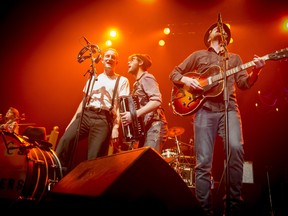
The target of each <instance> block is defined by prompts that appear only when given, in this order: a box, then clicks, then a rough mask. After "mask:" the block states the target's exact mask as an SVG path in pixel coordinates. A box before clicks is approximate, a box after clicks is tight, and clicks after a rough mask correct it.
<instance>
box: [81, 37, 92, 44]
mask: <svg viewBox="0 0 288 216" xmlns="http://www.w3.org/2000/svg"><path fill="white" fill-rule="evenodd" d="M83 38H84V40H85V41H86V43H87V45H91V43H90V42H89V41H88V40H87V38H86V37H85V36H83Z"/></svg>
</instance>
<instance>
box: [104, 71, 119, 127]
mask: <svg viewBox="0 0 288 216" xmlns="http://www.w3.org/2000/svg"><path fill="white" fill-rule="evenodd" d="M119 80H120V76H118V77H117V79H116V83H115V86H114V90H113V95H112V102H111V107H110V109H109V112H107V114H106V117H107V120H108V122H109V127H110V132H112V128H113V122H114V117H115V116H114V113H113V111H112V110H113V107H114V99H115V95H116V91H117V88H118V84H119ZM108 113H109V114H108Z"/></svg>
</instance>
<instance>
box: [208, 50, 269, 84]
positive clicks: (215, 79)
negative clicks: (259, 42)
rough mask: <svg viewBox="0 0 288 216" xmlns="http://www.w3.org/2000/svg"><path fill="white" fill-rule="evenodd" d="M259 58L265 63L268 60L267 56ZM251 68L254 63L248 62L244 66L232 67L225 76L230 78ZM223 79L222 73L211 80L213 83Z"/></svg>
mask: <svg viewBox="0 0 288 216" xmlns="http://www.w3.org/2000/svg"><path fill="white" fill-rule="evenodd" d="M261 58H262V59H263V60H265V61H266V60H269V55H265V56H262V57H261ZM252 66H254V62H253V61H250V62H247V63H245V64H242V65H239V66H237V67H234V68H232V69H229V70H227V71H226V76H231V75H233V74H235V73H238V72H240V71H242V70H246V69H247V68H250V67H252ZM223 78H224V75H223V73H219V74H217V75H215V76H214V77H213V78H212V80H213V82H214V81H218V80H222V79H223Z"/></svg>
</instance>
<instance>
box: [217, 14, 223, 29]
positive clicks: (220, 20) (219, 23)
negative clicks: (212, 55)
mask: <svg viewBox="0 0 288 216" xmlns="http://www.w3.org/2000/svg"><path fill="white" fill-rule="evenodd" d="M217 25H218V30H219V31H221V29H222V17H221V13H219V14H218V21H217Z"/></svg>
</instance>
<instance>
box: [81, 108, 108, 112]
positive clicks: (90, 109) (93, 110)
mask: <svg viewBox="0 0 288 216" xmlns="http://www.w3.org/2000/svg"><path fill="white" fill-rule="evenodd" d="M85 110H88V111H92V112H95V113H106V112H109V110H106V109H102V108H96V107H85Z"/></svg>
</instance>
